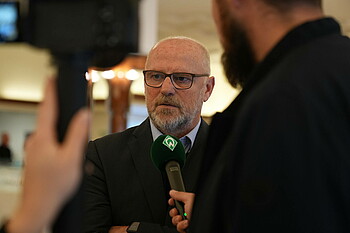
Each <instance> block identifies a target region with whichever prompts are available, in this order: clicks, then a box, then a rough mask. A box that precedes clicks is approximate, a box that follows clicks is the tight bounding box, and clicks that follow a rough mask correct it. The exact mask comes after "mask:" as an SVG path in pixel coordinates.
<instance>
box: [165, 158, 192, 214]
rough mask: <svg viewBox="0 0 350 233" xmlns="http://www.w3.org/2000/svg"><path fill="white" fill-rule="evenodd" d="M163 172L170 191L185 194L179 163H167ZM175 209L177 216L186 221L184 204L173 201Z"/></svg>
mask: <svg viewBox="0 0 350 233" xmlns="http://www.w3.org/2000/svg"><path fill="white" fill-rule="evenodd" d="M165 171H166V173H167V176H168V180H169V183H170V187H171V189H174V190H176V191H181V192H185V185H184V182H183V180H182V175H181V168H180V165H179V163H178V162H176V161H169V162H168V163H167V164H166V165H165ZM175 207H176V209H177V211H179V214H180V215H181V216H182V219H183V220H186V219H187V217H186V216H187V214H186V212H185V209H184V204H183V203H182V202H180V201H177V200H175Z"/></svg>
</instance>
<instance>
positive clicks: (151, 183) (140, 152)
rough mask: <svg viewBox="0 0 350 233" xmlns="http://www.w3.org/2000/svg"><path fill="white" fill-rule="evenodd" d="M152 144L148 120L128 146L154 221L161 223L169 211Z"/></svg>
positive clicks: (136, 130)
mask: <svg viewBox="0 0 350 233" xmlns="http://www.w3.org/2000/svg"><path fill="white" fill-rule="evenodd" d="M152 143H153V139H152V133H151V128H150V123H149V119H148V118H147V119H146V120H145V121H144V122H143V123H142V124H141V125H140V126H139V127H138V128H137V129H135V131H134V133H133V137H132V139H131V140H130V142H129V143H128V145H129V148H130V151H131V156H132V159H133V160H134V163H135V167H136V172H137V175H138V176H139V179H140V181H141V182H140V183H141V185H142V186H143V189H144V193H145V196H146V200H147V202H148V205H149V208H150V210H151V213H152V216H153V218H154V221H156V222H161V221H163V220H164V214H165V213H166V211H167V210H166V204H165V203H166V202H167V200H166V198H165V190H164V185H163V180H162V176H161V173H160V171H159V170H158V169H157V168H156V167H155V166H154V165H153V163H152V160H151V156H150V150H151V145H152Z"/></svg>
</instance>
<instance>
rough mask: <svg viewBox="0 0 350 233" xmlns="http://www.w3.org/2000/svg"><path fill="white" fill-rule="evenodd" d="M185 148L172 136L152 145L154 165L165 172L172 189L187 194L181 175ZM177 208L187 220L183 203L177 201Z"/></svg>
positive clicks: (164, 137) (161, 138)
mask: <svg viewBox="0 0 350 233" xmlns="http://www.w3.org/2000/svg"><path fill="white" fill-rule="evenodd" d="M185 158H186V156H185V148H184V146H183V145H182V143H181V141H180V140H179V139H178V138H176V137H174V136H170V135H161V136H159V137H158V138H157V139H156V140H155V141H154V142H153V144H152V147H151V159H152V162H153V164H154V165H155V166H156V167H157V168H158V169H159V170H160V171H161V172H163V171H165V172H166V174H167V177H168V180H169V183H170V187H171V189H174V190H176V191H181V192H185V186H184V182H183V180H182V175H181V167H182V166H183V165H184V163H185ZM175 206H176V209H177V210H178V212H179V214H180V215H181V216H182V218H183V219H187V218H186V216H187V214H186V213H185V211H184V206H183V203H181V202H179V201H176V200H175Z"/></svg>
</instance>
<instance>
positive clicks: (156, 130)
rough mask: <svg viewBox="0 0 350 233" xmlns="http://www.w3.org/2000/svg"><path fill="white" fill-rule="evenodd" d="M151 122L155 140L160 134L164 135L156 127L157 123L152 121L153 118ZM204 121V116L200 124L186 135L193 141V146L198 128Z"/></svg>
mask: <svg viewBox="0 0 350 233" xmlns="http://www.w3.org/2000/svg"><path fill="white" fill-rule="evenodd" d="M149 121H150V124H151V132H152V137H153V141H155V140H156V139H157V138H158V137H159V136H160V135H163V133H162V132H160V131H159V129H157V127H155V125H154V124H153V122H152V121H151V119H150V120H149ZM201 122H202V118H200V120H199V122H198V124H197V125H196V127H194V128H193V129H192V130H191V131H190V132H189V133H188V134H186V135H185V136H187V137H188V138H189V139H190V141H191V146H190V148H191V147H192V145H193V144H194V141H195V139H196V136H197V133H198V130H199V126H200V125H201Z"/></svg>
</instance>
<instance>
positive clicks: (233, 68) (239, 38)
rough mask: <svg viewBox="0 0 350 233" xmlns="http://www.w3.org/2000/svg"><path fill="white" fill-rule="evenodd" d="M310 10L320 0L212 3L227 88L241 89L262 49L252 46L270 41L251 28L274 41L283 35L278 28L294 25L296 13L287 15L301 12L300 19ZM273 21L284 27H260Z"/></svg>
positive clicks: (318, 4) (228, 0) (215, 1)
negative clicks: (227, 83) (261, 31)
mask: <svg viewBox="0 0 350 233" xmlns="http://www.w3.org/2000/svg"><path fill="white" fill-rule="evenodd" d="M314 8H317V9H321V0H213V16H214V20H215V23H216V26H217V29H218V32H219V36H220V40H221V43H222V45H223V48H224V53H223V55H222V63H223V66H224V70H225V73H226V76H227V79H228V81H229V82H230V83H231V85H232V86H234V87H239V86H244V84H245V83H246V81H247V78H248V77H249V75H250V73H251V71H252V70H253V68H254V67H255V65H256V64H257V63H258V62H259V61H260V60H261V57H260V56H259V54H258V51H257V50H258V49H260V48H261V47H263V46H259V45H258V46H257V45H256V44H258V43H264V42H265V41H264V39H267V40H269V39H270V38H263V36H264V35H263V36H262V37H258V36H260V35H261V34H258V33H256V30H255V29H257V30H259V28H260V29H261V30H265V31H263V33H265V34H266V35H268V36H271V37H273V36H275V37H276V38H277V37H278V36H282V34H283V33H284V32H283V31H282V30H280V29H284V30H286V31H287V30H289V29H290V28H291V27H293V26H294V25H293V23H294V22H295V23H297V21H298V19H297V17H298V14H295V15H292V14H289V13H290V12H295V9H297V10H298V9H303V11H304V12H302V14H300V16H301V17H305V15H307V12H308V11H309V10H310V9H314ZM306 18H307V17H305V19H306ZM300 20H302V19H301V18H300ZM273 21H275V23H280V24H281V25H283V24H285V26H286V27H284V28H283V27H280V28H279V27H276V28H274V27H273V26H272V25H273V24H271V27H270V28H266V29H265V28H264V27H266V26H268V25H270V23H271V22H273ZM278 21H280V22H278ZM263 28H264V29H263ZM278 30H280V31H279V32H278ZM257 35H258V36H257ZM259 40H260V42H259ZM254 42H257V43H254ZM268 42H271V43H274V42H276V41H271V40H270V41H268ZM267 44H268V43H267ZM267 46H270V45H269V44H268V45H267ZM264 52H266V51H264Z"/></svg>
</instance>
